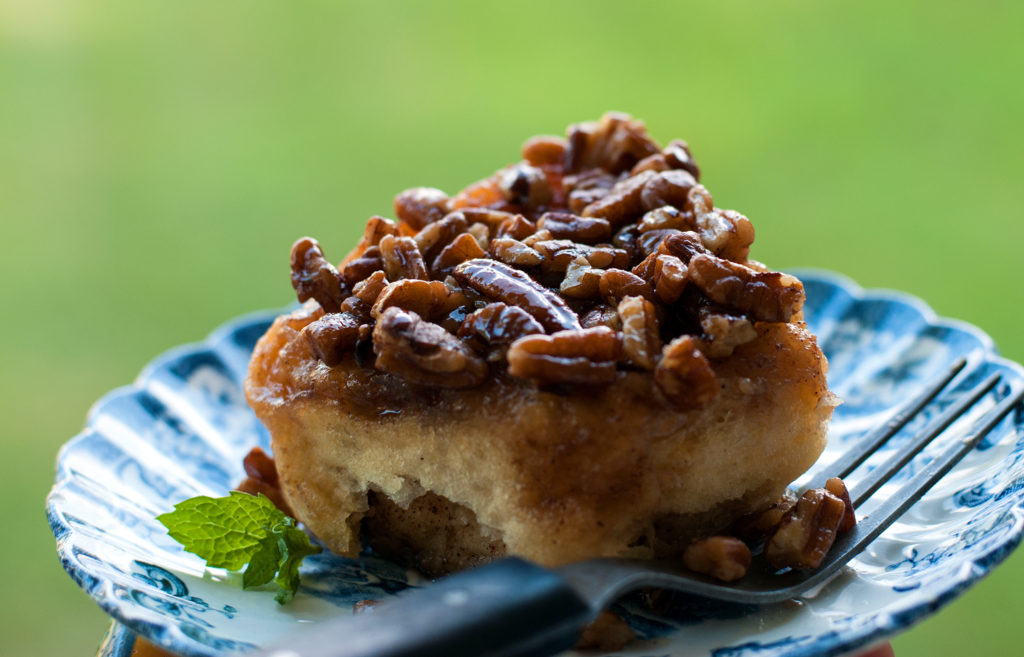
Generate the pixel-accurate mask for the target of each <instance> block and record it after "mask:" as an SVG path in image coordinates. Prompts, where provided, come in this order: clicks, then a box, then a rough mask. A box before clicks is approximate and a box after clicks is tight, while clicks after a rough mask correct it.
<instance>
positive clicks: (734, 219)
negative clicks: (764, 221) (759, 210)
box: [697, 210, 754, 262]
mask: <svg viewBox="0 0 1024 657" xmlns="http://www.w3.org/2000/svg"><path fill="white" fill-rule="evenodd" d="M697 227H698V228H699V229H700V238H701V240H703V242H704V246H706V247H707V248H708V249H709V250H710V251H711V252H712V253H714V254H715V255H717V256H720V257H722V258H726V259H727V260H735V261H737V262H745V261H746V259H747V255H748V254H749V253H750V245H751V244H753V243H754V226H753V225H752V224H751V223H750V220H749V219H747V218H746V217H744V216H743V215H742V214H740V213H739V212H735V211H733V210H712V211H711V212H705V213H703V214H700V215H698V216H697Z"/></svg>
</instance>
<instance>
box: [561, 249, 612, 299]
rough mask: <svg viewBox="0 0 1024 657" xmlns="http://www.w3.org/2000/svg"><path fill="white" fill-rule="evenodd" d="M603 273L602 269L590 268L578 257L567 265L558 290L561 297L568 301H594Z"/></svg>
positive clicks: (587, 263)
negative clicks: (566, 298)
mask: <svg viewBox="0 0 1024 657" xmlns="http://www.w3.org/2000/svg"><path fill="white" fill-rule="evenodd" d="M603 273H604V270H603V269H595V268H593V267H591V266H590V263H589V262H587V259H586V258H584V257H583V256H580V257H578V258H576V259H575V260H573V261H572V262H571V263H569V267H568V268H567V269H566V270H565V278H564V279H562V284H561V285H560V286H559V288H558V290H559V292H561V293H562V296H564V297H569V298H570V299H594V298H596V297H597V295H598V293H599V282H600V280H601V274H603Z"/></svg>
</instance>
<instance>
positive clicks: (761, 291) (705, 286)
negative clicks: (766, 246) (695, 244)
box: [687, 254, 804, 322]
mask: <svg viewBox="0 0 1024 657" xmlns="http://www.w3.org/2000/svg"><path fill="white" fill-rule="evenodd" d="M687 269H688V271H689V279H690V280H691V281H692V282H693V283H694V285H696V286H697V287H699V288H700V289H701V291H703V292H704V294H706V295H707V296H708V298H709V299H711V300H712V301H714V302H715V303H717V304H720V305H722V306H725V307H726V308H731V309H733V310H737V311H739V312H741V313H744V314H746V315H748V316H750V317H751V318H752V319H754V320H756V321H760V322H788V321H789V319H790V317H792V316H793V313H795V312H797V311H799V310H800V308H801V307H802V306H803V303H804V288H803V284H801V283H800V281H799V280H797V279H796V278H794V277H792V276H789V275H788V274H783V273H780V272H759V271H756V270H754V269H751V268H750V267H747V266H745V265H741V264H739V263H736V262H731V261H729V260H725V259H722V258H719V257H716V256H712V255H704V254H702V255H698V256H694V257H693V259H691V260H690V262H689V263H688V265H687Z"/></svg>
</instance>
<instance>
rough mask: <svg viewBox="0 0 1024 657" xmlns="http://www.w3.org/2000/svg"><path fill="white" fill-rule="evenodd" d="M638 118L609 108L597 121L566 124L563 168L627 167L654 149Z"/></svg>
mask: <svg viewBox="0 0 1024 657" xmlns="http://www.w3.org/2000/svg"><path fill="white" fill-rule="evenodd" d="M658 150H659V149H658V145H657V144H655V143H654V142H653V141H652V140H651V138H650V137H648V136H647V131H646V129H645V128H644V124H643V123H642V122H641V121H634V120H633V119H631V118H630V117H629V116H628V115H626V114H618V113H615V112H609V113H607V114H605V115H604V116H603V117H601V121H600V122H599V123H580V124H577V125H574V126H570V128H569V138H568V145H567V147H566V149H565V170H566V171H567V172H576V171H581V170H584V169H592V168H596V167H600V168H602V169H604V170H605V171H609V172H611V173H621V172H623V171H628V170H629V169H631V168H632V167H633V165H635V164H636V163H637V162H639V161H640V160H642V159H643V158H645V157H647V156H648V155H653V154H655V153H657V152H658Z"/></svg>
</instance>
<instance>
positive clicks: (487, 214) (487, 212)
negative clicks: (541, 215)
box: [460, 207, 522, 235]
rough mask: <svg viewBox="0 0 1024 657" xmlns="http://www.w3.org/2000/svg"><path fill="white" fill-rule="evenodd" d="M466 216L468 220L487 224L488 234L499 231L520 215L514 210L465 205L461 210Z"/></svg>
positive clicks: (473, 222)
mask: <svg viewBox="0 0 1024 657" xmlns="http://www.w3.org/2000/svg"><path fill="white" fill-rule="evenodd" d="M460 212H462V214H463V215H464V216H465V217H466V221H468V222H469V223H470V225H472V224H484V225H485V226H487V230H488V235H494V234H495V233H497V232H498V228H499V227H500V226H501V225H502V224H503V223H505V222H506V221H508V220H509V219H512V218H514V217H517V216H522V215H518V214H516V213H514V212H506V211H504V210H495V209H493V208H473V207H465V208H462V209H461V210H460Z"/></svg>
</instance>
